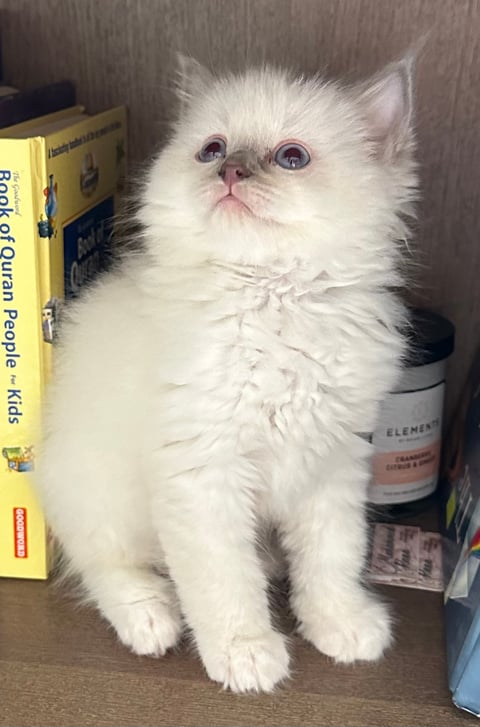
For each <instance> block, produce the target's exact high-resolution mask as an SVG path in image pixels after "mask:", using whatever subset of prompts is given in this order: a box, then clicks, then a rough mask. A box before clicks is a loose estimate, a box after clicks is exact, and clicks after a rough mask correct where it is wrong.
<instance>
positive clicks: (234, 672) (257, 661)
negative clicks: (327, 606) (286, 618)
mask: <svg viewBox="0 0 480 727" xmlns="http://www.w3.org/2000/svg"><path fill="white" fill-rule="evenodd" d="M202 659H203V663H204V664H205V668H206V670H207V673H208V676H209V677H210V679H213V680H214V681H216V682H220V683H221V684H223V686H224V688H225V689H227V688H230V689H231V690H232V691H234V692H270V691H272V689H273V688H274V686H275V685H276V684H277V683H278V682H280V681H282V680H283V679H286V678H287V677H288V675H289V671H288V663H289V657H288V652H287V648H286V646H285V639H284V637H283V636H282V635H281V634H279V633H277V632H275V631H270V632H267V633H265V634H263V635H261V636H256V637H252V638H248V637H242V636H236V637H235V638H234V639H233V640H232V641H231V642H230V644H229V645H228V646H227V647H225V649H223V650H222V651H221V652H220V653H218V652H217V653H215V652H213V651H212V652H210V651H209V652H208V653H202Z"/></svg>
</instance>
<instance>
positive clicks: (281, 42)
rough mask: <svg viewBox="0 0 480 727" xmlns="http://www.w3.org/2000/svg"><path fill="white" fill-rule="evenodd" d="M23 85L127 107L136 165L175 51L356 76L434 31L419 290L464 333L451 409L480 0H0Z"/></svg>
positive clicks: (473, 266) (475, 168)
mask: <svg viewBox="0 0 480 727" xmlns="http://www.w3.org/2000/svg"><path fill="white" fill-rule="evenodd" d="M0 7H1V8H2V15H1V25H2V32H3V36H4V59H5V63H4V65H5V68H6V72H7V74H8V75H9V76H10V80H11V81H12V82H13V83H17V84H19V85H26V86H32V85H35V84H37V83H41V82H45V81H50V80H57V79H59V78H62V77H65V76H68V77H71V78H73V79H74V80H75V81H76V82H77V87H78V93H79V97H80V98H81V99H83V100H85V102H86V104H87V105H88V107H89V108H90V109H92V110H99V109H101V108H104V107H105V106H109V105H111V104H115V103H126V104H127V105H128V107H129V109H130V137H131V147H130V149H131V157H132V160H133V162H134V167H133V169H134V170H135V169H136V168H137V167H136V165H137V164H141V163H142V162H143V161H144V160H145V159H148V158H150V157H151V156H152V153H153V151H154V149H155V148H156V147H157V146H158V144H160V143H161V142H162V140H163V139H164V138H165V134H166V131H167V128H168V124H169V123H170V121H171V119H172V118H173V116H174V113H175V110H174V109H175V104H174V99H173V96H172V93H171V78H172V71H173V68H174V55H175V51H176V50H182V51H184V52H187V53H190V54H192V55H194V56H196V57H197V58H198V59H199V60H201V61H202V62H204V63H205V64H206V65H208V66H210V67H212V68H214V69H223V68H233V69H238V68H241V67H243V66H244V65H245V63H258V62H263V61H272V62H275V63H279V64H287V65H290V66H293V67H294V68H297V69H299V70H304V71H308V72H310V71H317V70H318V69H321V70H323V71H324V72H325V73H326V74H327V75H328V76H337V75H345V76H347V77H348V78H350V79H353V78H356V77H360V76H363V75H365V74H368V73H371V72H373V71H375V70H376V69H377V68H378V67H380V66H382V65H383V64H386V63H387V62H389V61H391V60H392V59H395V58H397V57H399V56H400V55H401V54H402V53H403V52H404V51H405V49H407V48H408V47H410V46H411V45H415V44H417V43H418V41H419V39H420V38H422V37H423V36H424V35H427V36H428V38H427V42H426V45H425V48H424V51H423V52H422V54H421V58H420V60H419V64H418V71H417V126H418V140H419V158H420V161H421V165H422V182H423V183H422V203H421V205H420V209H419V220H418V225H417V226H418V233H417V246H416V252H415V261H416V263H417V264H418V268H419V269H418V273H417V276H416V280H415V281H412V283H411V286H410V287H411V290H410V297H411V299H412V300H413V301H415V302H421V303H422V304H424V305H430V306H431V307H433V308H434V309H436V310H438V311H440V312H443V313H445V314H446V315H448V316H449V317H451V318H452V320H453V321H454V323H455V324H456V326H457V329H458V337H457V353H456V356H455V360H454V364H453V366H452V367H451V376H450V386H449V389H448V407H449V409H450V408H451V404H452V402H453V400H454V399H455V398H456V395H457V393H458V388H459V386H460V382H461V380H462V379H463V377H464V375H465V371H466V368H467V366H468V363H469V361H470V359H471V357H472V353H473V350H474V348H475V347H476V345H477V344H478V343H480V286H479V285H478V282H477V279H478V277H479V275H480V244H479V243H480V199H479V196H480V171H479V170H480V140H479V132H478V129H479V118H480V90H479V89H480V62H479V57H480V2H479V1H478V0H402V1H401V2H399V1H398V0H104V1H103V2H98V0H41V1H39V0H1V1H0Z"/></svg>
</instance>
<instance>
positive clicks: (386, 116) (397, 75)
mask: <svg viewBox="0 0 480 727" xmlns="http://www.w3.org/2000/svg"><path fill="white" fill-rule="evenodd" d="M412 77H413V58H411V57H407V58H405V59H404V60H402V61H400V62H399V63H393V64H391V65H389V66H387V68H385V70H384V71H383V72H381V73H379V74H378V75H376V76H374V77H373V78H372V79H370V81H367V82H366V83H363V84H361V85H360V87H359V89H358V98H359V101H360V104H361V105H362V107H363V111H364V114H365V117H366V119H367V123H368V128H369V136H370V139H371V141H372V142H373V143H374V144H375V149H376V154H377V155H378V156H380V157H389V158H394V157H395V156H397V155H398V154H399V153H400V152H401V151H402V150H403V149H404V148H405V147H406V146H407V145H408V143H409V141H410V139H411V134H412V116H413V91H412V85H413V83H412Z"/></svg>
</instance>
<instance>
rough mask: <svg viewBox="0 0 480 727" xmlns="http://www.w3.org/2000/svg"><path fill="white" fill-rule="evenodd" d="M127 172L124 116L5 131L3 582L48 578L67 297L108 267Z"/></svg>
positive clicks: (0, 264) (75, 114) (65, 118)
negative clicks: (47, 421) (45, 443)
mask: <svg viewBox="0 0 480 727" xmlns="http://www.w3.org/2000/svg"><path fill="white" fill-rule="evenodd" d="M125 164H126V115H125V109H124V108H123V107H119V108H115V109H112V110H110V111H106V112H104V113H101V114H97V115H94V116H89V115H87V114H85V112H84V109H83V108H82V107H81V106H76V107H72V108H70V109H67V110H64V111H59V112H57V113H54V114H50V115H49V116H45V117H42V118H39V119H34V120H32V121H28V122H25V123H23V124H18V125H16V126H13V127H9V128H6V129H1V130H0V281H1V285H0V298H1V300H0V455H1V456H0V576H7V577H16V578H46V577H47V576H48V573H49V570H50V567H51V557H52V553H51V551H52V548H51V538H50V535H49V532H48V526H47V524H46V523H45V520H44V518H43V515H42V511H41V508H40V506H39V503H38V501H37V498H36V496H35V492H34V488H33V485H32V479H34V477H35V443H36V442H38V440H39V435H40V430H39V414H40V410H41V404H42V399H43V395H44V391H45V386H46V384H47V383H48V380H49V377H50V375H51V369H52V356H55V351H54V349H55V336H56V325H57V322H58V315H59V311H60V309H61V306H62V303H63V301H64V300H65V298H69V297H73V296H75V295H77V293H78V292H79V291H80V289H81V288H82V286H83V285H84V284H85V283H86V282H87V281H89V280H91V279H92V277H94V276H95V274H96V273H97V272H98V271H100V270H101V269H102V267H103V265H104V259H105V253H106V249H107V245H108V244H109V239H110V237H111V234H112V225H113V216H114V214H115V210H116V206H117V202H118V192H119V190H120V187H121V185H122V180H123V178H124V174H125Z"/></svg>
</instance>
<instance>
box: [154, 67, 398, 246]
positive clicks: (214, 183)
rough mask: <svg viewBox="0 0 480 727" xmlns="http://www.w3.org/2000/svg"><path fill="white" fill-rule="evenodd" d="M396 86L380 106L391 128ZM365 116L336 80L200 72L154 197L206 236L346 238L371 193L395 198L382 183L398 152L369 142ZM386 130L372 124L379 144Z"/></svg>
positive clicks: (159, 168) (268, 72)
mask: <svg viewBox="0 0 480 727" xmlns="http://www.w3.org/2000/svg"><path fill="white" fill-rule="evenodd" d="M194 75H195V74H194ZM397 85H398V84H397ZM399 89H400V86H399V87H398V88H394V89H393V94H392V90H391V89H389V90H388V89H387V91H389V92H390V96H391V97H392V98H391V99H389V98H386V100H385V99H384V103H383V106H382V107H381V109H380V110H381V112H386V113H387V116H388V113H391V114H393V116H392V119H390V118H387V126H388V124H392V126H393V130H394V131H395V130H396V131H398V129H399V119H398V109H397V108H396V106H395V103H396V99H395V98H394V95H395V93H397V95H398V93H399ZM401 94H402V90H401V89H400V96H401ZM357 95H358V94H357ZM364 95H365V94H364ZM377 95H378V94H377ZM386 95H387V96H388V92H387V94H386ZM389 102H390V105H391V106H392V105H393V108H392V109H389V108H387V109H386V111H385V108H384V107H385V105H387V106H388V103H389ZM399 104H400V106H402V104H403V105H404V99H403V98H400V99H399ZM400 113H401V114H403V115H405V113H406V112H405V109H404V108H403V106H402V108H401V109H400ZM380 121H383V119H380ZM368 123H369V121H368V114H367V113H363V112H362V108H361V106H360V103H359V101H358V98H356V97H355V95H354V94H353V93H352V92H351V91H350V92H347V91H344V90H342V89H340V88H338V87H337V86H335V85H333V84H332V85H325V84H321V83H320V82H318V81H315V80H310V81H305V80H292V79H291V78H289V77H288V76H287V75H286V74H284V73H281V72H277V71H274V70H272V69H264V70H257V71H256V70H254V71H250V72H248V73H246V74H245V75H243V76H237V77H233V76H232V77H228V78H225V79H219V80H217V79H214V78H213V77H211V76H209V74H207V72H206V71H202V72H201V73H198V72H197V74H196V77H195V78H191V79H190V88H189V89H188V101H187V103H186V105H185V109H184V112H183V115H182V118H181V120H180V123H179V125H178V127H177V129H176V133H175V135H174V137H173V139H172V140H171V142H170V143H169V144H168V146H167V147H166V148H165V149H164V151H163V152H162V154H161V155H160V158H159V160H158V161H157V164H156V166H155V167H154V168H153V171H152V176H151V180H150V189H149V192H150V199H151V202H153V203H155V202H156V201H158V202H159V203H160V200H162V201H161V205H162V207H163V210H164V211H165V212H166V211H167V208H168V217H169V219H174V218H176V223H175V224H176V225H178V227H179V228H180V227H182V220H183V222H184V223H185V224H188V225H190V226H193V227H194V228H195V229H196V230H197V231H199V232H200V231H203V232H205V233H206V234H209V235H210V236H211V237H215V236H217V235H218V236H221V235H223V236H225V234H234V233H235V232H238V231H239V230H241V231H242V234H245V232H247V233H248V234H252V235H253V236H254V237H255V238H258V237H261V235H262V234H267V231H268V235H269V236H270V235H271V233H272V231H275V230H276V231H277V232H278V234H280V235H283V236H284V237H285V238H287V237H288V236H290V238H291V237H292V236H296V235H301V236H304V235H308V234H311V232H312V230H313V229H316V230H317V233H316V234H320V235H321V234H325V235H329V236H330V238H332V235H333V236H334V237H338V236H341V235H348V234H350V233H349V230H350V228H351V226H352V223H353V221H357V225H358V224H359V223H360V222H361V220H364V219H365V218H366V216H367V217H368V216H370V217H371V215H370V213H369V212H368V209H369V208H370V207H371V198H372V194H373V195H376V196H377V198H378V199H377V202H378V205H380V207H381V206H382V205H387V206H388V204H392V201H393V200H390V201H389V200H388V199H387V198H386V197H385V195H387V197H388V195H390V196H391V194H393V193H394V192H393V191H392V189H391V186H392V185H391V184H386V180H390V181H391V180H392V179H394V177H395V175H394V174H392V170H393V171H394V169H395V166H396V161H397V156H398V155H396V156H395V158H394V155H390V157H389V158H388V159H387V155H386V154H384V153H383V151H382V152H381V153H380V152H379V151H378V149H375V148H374V141H375V140H374V139H373V137H374V135H375V134H373V133H369V132H370V131H371V129H369V128H368ZM377 126H378V124H377ZM379 128H380V127H379ZM388 131H389V129H388V128H387V129H386V130H385V129H382V128H380V131H378V129H377V136H379V137H382V144H383V146H382V149H383V150H386V148H387V144H386V141H387V137H388ZM382 134H383V136H382ZM382 195H383V196H384V197H385V199H382ZM321 231H323V232H321ZM225 244H228V243H225Z"/></svg>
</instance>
